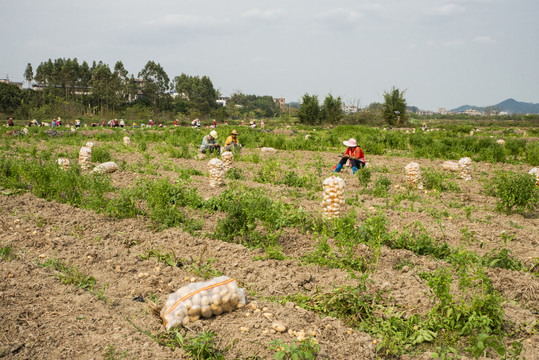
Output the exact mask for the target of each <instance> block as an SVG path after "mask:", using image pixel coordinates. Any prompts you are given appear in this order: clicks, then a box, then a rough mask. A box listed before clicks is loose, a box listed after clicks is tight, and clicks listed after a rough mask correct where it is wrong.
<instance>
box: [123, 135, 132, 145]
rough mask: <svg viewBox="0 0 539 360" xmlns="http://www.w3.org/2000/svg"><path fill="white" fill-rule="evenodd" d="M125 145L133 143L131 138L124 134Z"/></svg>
mask: <svg viewBox="0 0 539 360" xmlns="http://www.w3.org/2000/svg"><path fill="white" fill-rule="evenodd" d="M124 145H131V139H130V138H129V136H124Z"/></svg>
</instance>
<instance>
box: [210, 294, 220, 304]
mask: <svg viewBox="0 0 539 360" xmlns="http://www.w3.org/2000/svg"><path fill="white" fill-rule="evenodd" d="M210 300H211V303H212V304H215V305H221V297H220V296H219V294H215V295H212V296H211V298H210Z"/></svg>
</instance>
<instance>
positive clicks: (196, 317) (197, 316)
mask: <svg viewBox="0 0 539 360" xmlns="http://www.w3.org/2000/svg"><path fill="white" fill-rule="evenodd" d="M198 319H200V315H193V316H189V322H195V321H197V320H198Z"/></svg>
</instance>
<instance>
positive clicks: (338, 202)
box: [322, 176, 346, 219]
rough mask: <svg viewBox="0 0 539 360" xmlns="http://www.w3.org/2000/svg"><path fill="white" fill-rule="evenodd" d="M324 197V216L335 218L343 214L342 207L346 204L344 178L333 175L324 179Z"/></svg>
mask: <svg viewBox="0 0 539 360" xmlns="http://www.w3.org/2000/svg"><path fill="white" fill-rule="evenodd" d="M322 186H323V192H324V193H323V197H322V217H324V218H325V219H333V218H336V217H339V216H341V211H342V208H343V206H344V204H345V200H344V188H345V187H346V183H345V182H344V180H343V179H341V178H340V177H336V176H331V177H329V178H327V179H326V180H324V182H323V183H322Z"/></svg>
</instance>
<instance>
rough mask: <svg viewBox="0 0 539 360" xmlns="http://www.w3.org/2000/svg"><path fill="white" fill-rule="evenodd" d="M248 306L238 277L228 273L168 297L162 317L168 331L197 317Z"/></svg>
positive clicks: (205, 316) (195, 284) (190, 286)
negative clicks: (230, 276) (232, 276)
mask: <svg viewBox="0 0 539 360" xmlns="http://www.w3.org/2000/svg"><path fill="white" fill-rule="evenodd" d="M244 306H245V295H244V293H243V289H240V288H238V285H237V283H236V280H234V279H231V278H229V277H227V276H220V277H216V278H213V279H212V280H210V281H205V282H200V283H192V284H189V285H187V286H184V287H182V288H181V289H179V290H178V291H176V292H175V293H173V294H171V295H170V296H169V297H168V300H167V302H166V303H165V306H164V307H163V309H162V310H161V318H162V319H163V322H164V323H165V326H166V328H167V330H169V329H170V328H172V327H174V326H180V325H182V326H185V325H187V324H189V323H192V322H195V321H197V320H198V319H200V318H201V317H202V318H206V319H207V318H210V317H212V316H214V315H215V316H216V315H221V314H223V313H227V312H231V311H234V310H236V309H241V308H243V307H244Z"/></svg>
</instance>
